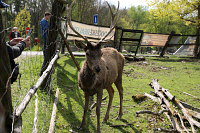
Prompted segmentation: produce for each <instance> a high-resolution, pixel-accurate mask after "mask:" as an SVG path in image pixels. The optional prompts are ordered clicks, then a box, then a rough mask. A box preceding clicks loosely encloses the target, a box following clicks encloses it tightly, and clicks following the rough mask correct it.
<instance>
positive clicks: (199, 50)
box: [195, 4, 200, 58]
mask: <svg viewBox="0 0 200 133" xmlns="http://www.w3.org/2000/svg"><path fill="white" fill-rule="evenodd" d="M196 51H197V58H200V4H199V6H198V21H197V40H196V47H195V52H196Z"/></svg>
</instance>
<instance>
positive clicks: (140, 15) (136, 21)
mask: <svg viewBox="0 0 200 133" xmlns="http://www.w3.org/2000/svg"><path fill="white" fill-rule="evenodd" d="M128 15H129V17H130V19H131V27H132V28H133V29H141V25H142V24H144V23H147V20H148V18H147V15H148V11H147V8H146V7H144V6H137V7H134V6H132V7H131V8H130V9H129V11H128Z"/></svg>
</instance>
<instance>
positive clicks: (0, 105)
mask: <svg viewBox="0 0 200 133" xmlns="http://www.w3.org/2000/svg"><path fill="white" fill-rule="evenodd" d="M6 7H8V5H7V4H5V3H4V2H2V0H0V8H6ZM0 29H1V30H0V41H1V42H0V132H11V131H12V121H13V120H12V117H11V116H12V114H13V109H12V95H11V89H10V87H9V84H8V86H7V83H8V82H7V81H8V79H9V76H11V75H10V74H11V73H10V68H12V69H11V72H12V71H13V70H14V71H15V70H17V69H16V64H15V62H14V59H15V58H17V57H18V56H19V55H21V53H22V51H23V50H24V48H25V47H28V46H29V45H30V37H27V38H25V39H22V38H15V39H13V40H11V41H10V42H8V43H6V44H3V41H2V40H1V39H3V35H2V34H3V33H4V32H2V31H3V29H4V28H3V17H2V12H1V10H0ZM11 45H14V46H11ZM7 52H8V55H7ZM5 53H6V54H5ZM7 59H8V60H7ZM9 65H10V66H9ZM17 74H18V73H17V72H13V73H12V77H11V82H12V83H13V82H14V81H15V80H16V79H17V78H16V77H17ZM19 119H20V118H19ZM4 130H6V131H4ZM14 132H15V131H14Z"/></svg>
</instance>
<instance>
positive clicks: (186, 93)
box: [183, 92, 200, 100]
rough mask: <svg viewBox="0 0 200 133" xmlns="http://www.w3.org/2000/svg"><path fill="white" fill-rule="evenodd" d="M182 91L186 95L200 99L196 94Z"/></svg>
mask: <svg viewBox="0 0 200 133" xmlns="http://www.w3.org/2000/svg"><path fill="white" fill-rule="evenodd" d="M183 93H184V94H186V95H188V96H191V97H193V98H196V99H197V100H200V99H199V98H198V97H197V96H194V95H192V94H189V93H187V92H183Z"/></svg>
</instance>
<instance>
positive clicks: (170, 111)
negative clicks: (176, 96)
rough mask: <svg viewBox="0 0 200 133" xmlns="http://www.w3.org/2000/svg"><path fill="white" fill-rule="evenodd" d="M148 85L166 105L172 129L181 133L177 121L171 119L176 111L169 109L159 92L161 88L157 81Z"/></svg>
mask: <svg viewBox="0 0 200 133" xmlns="http://www.w3.org/2000/svg"><path fill="white" fill-rule="evenodd" d="M150 85H151V87H152V88H153V89H154V90H155V93H156V94H157V95H158V96H159V97H160V98H161V100H162V101H163V102H164V103H165V104H166V107H167V109H168V110H169V116H170V120H171V122H172V124H173V128H174V129H175V130H177V131H178V132H182V129H181V127H180V126H179V124H178V121H177V120H176V119H175V118H174V117H173V116H175V113H177V111H176V110H175V109H174V108H173V107H171V105H170V103H169V101H168V100H167V99H166V98H165V96H164V95H163V93H162V92H161V90H162V88H160V85H159V84H158V82H157V80H153V81H152V83H151V84H150Z"/></svg>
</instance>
